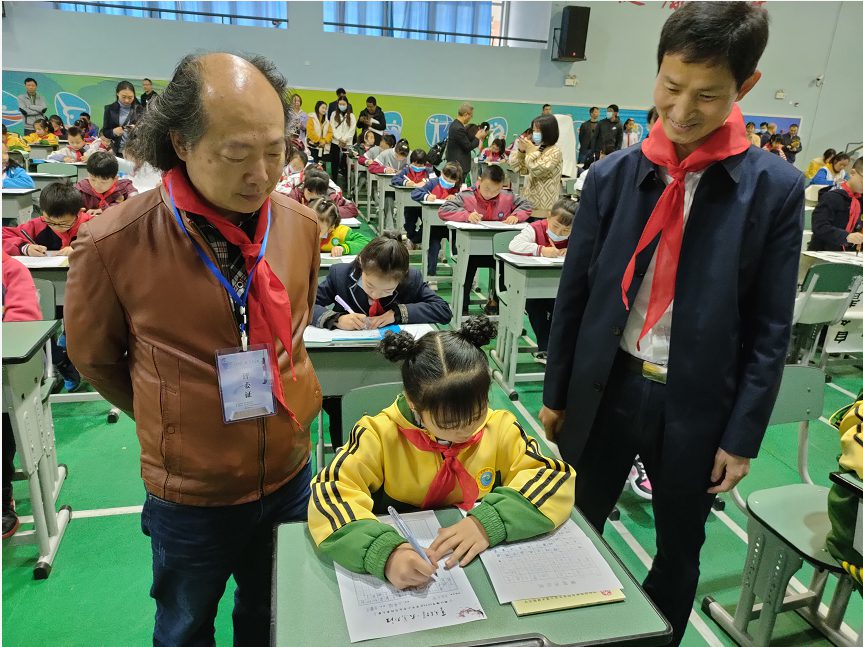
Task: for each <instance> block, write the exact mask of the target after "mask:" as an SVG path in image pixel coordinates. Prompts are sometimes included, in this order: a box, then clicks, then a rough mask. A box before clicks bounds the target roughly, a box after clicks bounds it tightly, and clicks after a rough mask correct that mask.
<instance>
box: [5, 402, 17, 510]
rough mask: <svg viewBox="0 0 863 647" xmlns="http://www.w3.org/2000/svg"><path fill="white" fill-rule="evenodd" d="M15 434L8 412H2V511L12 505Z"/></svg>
mask: <svg viewBox="0 0 863 647" xmlns="http://www.w3.org/2000/svg"><path fill="white" fill-rule="evenodd" d="M14 460H15V434H13V433H12V422H11V420H10V418H9V414H8V413H4V414H3V512H6V511H7V510H8V509H9V508H11V507H12V476H13V475H14V474H15V463H14Z"/></svg>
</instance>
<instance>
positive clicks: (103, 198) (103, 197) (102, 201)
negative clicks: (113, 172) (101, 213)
mask: <svg viewBox="0 0 863 647" xmlns="http://www.w3.org/2000/svg"><path fill="white" fill-rule="evenodd" d="M90 188H91V189H92V190H93V195H95V196H96V197H97V198H99V208H100V209H107V208H108V199H107V198H108V196H109V195H111V194H112V193H113V192H114V189H116V188H117V180H116V179H115V180H114V182H113V184H111V186H110V187H109V188H108V190H107V191H105V193H99V192H98V191H97V190H96V189H93V183H92V182H91V183H90Z"/></svg>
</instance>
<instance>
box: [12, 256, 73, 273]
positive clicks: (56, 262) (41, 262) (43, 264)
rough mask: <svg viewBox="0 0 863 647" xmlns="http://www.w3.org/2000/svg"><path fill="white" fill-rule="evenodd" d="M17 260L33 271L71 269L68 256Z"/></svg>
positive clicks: (17, 258) (22, 257) (33, 257)
mask: <svg viewBox="0 0 863 647" xmlns="http://www.w3.org/2000/svg"><path fill="white" fill-rule="evenodd" d="M15 260H16V261H21V264H22V265H23V266H24V267H27V268H30V269H33V270H35V269H41V270H44V269H51V268H58V267H69V257H68V256H16V257H15Z"/></svg>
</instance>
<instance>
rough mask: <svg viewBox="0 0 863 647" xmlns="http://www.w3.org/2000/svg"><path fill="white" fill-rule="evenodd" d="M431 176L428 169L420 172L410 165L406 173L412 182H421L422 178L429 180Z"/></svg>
mask: <svg viewBox="0 0 863 647" xmlns="http://www.w3.org/2000/svg"><path fill="white" fill-rule="evenodd" d="M428 176H429V172H428V169H423V170H422V171H420V172H417V171H414V170H413V169H412V168H411V167H410V166H408V172H407V173H406V174H405V177H406V178H407V179H408V180H410V181H411V182H421V181H422V180H427V179H428Z"/></svg>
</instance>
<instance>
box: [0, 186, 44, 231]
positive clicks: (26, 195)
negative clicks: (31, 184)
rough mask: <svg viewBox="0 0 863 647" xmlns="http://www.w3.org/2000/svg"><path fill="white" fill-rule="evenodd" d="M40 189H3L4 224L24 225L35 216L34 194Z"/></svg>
mask: <svg viewBox="0 0 863 647" xmlns="http://www.w3.org/2000/svg"><path fill="white" fill-rule="evenodd" d="M38 190H39V189H3V221H4V224H10V225H12V226H17V225H21V224H24V223H25V222H27V221H28V220H30V217H31V216H32V215H33V194H34V193H36V192H37V191H38Z"/></svg>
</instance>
